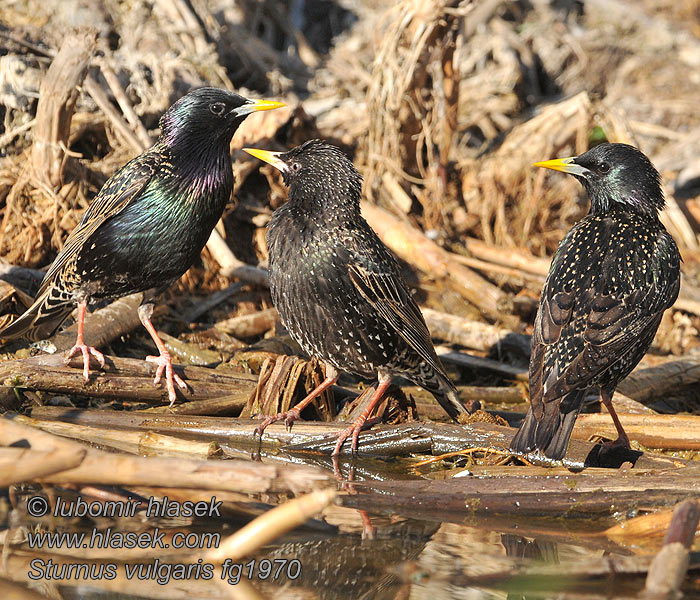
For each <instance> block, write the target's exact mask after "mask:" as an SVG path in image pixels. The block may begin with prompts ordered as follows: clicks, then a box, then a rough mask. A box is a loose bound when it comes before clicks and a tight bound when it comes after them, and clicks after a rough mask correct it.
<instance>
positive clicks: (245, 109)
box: [233, 100, 286, 117]
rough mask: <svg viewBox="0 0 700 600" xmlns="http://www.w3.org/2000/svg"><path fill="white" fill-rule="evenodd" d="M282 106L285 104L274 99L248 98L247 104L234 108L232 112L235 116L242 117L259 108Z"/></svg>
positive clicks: (272, 108)
mask: <svg viewBox="0 0 700 600" xmlns="http://www.w3.org/2000/svg"><path fill="white" fill-rule="evenodd" d="M282 106H286V104H284V102H275V101H274V100H249V101H248V103H247V104H244V105H243V106H239V107H238V108H236V109H234V111H233V114H234V115H236V116H237V117H243V116H245V115H249V114H250V113H253V112H258V111H260V110H274V109H275V108H281V107H282Z"/></svg>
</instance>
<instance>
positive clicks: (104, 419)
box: [32, 406, 685, 470]
mask: <svg viewBox="0 0 700 600" xmlns="http://www.w3.org/2000/svg"><path fill="white" fill-rule="evenodd" d="M32 417H33V418H37V419H41V420H56V421H63V422H65V423H75V424H79V425H88V426H101V427H109V428H116V429H127V430H132V431H154V432H157V433H163V434H166V435H173V436H183V437H187V438H189V439H196V440H199V441H216V442H219V443H226V444H228V445H230V446H233V447H245V448H250V447H255V448H259V449H265V448H280V447H282V448H283V449H284V450H285V451H287V452H293V453H299V454H307V453H317V454H326V455H330V453H331V452H332V451H333V448H334V447H335V442H336V438H335V434H337V433H338V432H339V431H341V430H342V429H344V428H345V427H346V424H344V423H327V422H317V421H313V422H312V421H297V422H296V423H294V425H293V426H292V428H291V430H290V431H288V430H287V428H286V427H285V425H284V423H273V424H272V425H270V426H269V427H268V428H267V429H265V433H264V434H263V436H262V439H260V438H259V437H258V436H257V435H255V434H254V431H255V427H257V425H258V423H259V421H258V420H256V419H226V418H220V417H190V416H187V417H185V416H181V415H175V414H154V413H153V412H150V411H129V412H123V411H120V412H115V411H109V410H95V409H77V408H62V407H55V406H39V407H35V408H33V409H32ZM514 434H515V429H514V428H511V427H504V426H499V425H493V424H491V423H481V422H476V423H470V424H469V425H456V424H451V423H444V424H443V423H421V422H411V423H404V424H401V425H381V426H375V427H374V428H372V429H371V430H369V431H364V432H363V433H362V434H361V435H360V438H359V444H358V450H357V452H358V455H363V456H400V455H406V454H409V453H425V454H430V453H432V454H434V455H441V454H444V453H447V452H454V451H458V450H463V449H465V448H488V447H494V448H501V449H504V448H507V447H508V445H509V444H510V440H511V438H512V437H513V435H514ZM599 448H600V445H594V444H591V443H589V442H584V441H579V440H572V442H571V444H570V445H569V451H568V453H567V457H566V458H565V459H564V461H563V463H561V462H560V463H552V462H551V461H548V460H547V459H544V458H543V457H538V456H536V455H529V456H528V457H527V459H528V461H530V462H533V463H534V464H541V465H545V466H552V465H553V464H555V465H556V464H559V465H561V464H564V465H565V466H567V467H568V468H571V469H579V470H580V469H583V468H584V467H591V466H600V465H601V464H602V465H608V466H614V467H618V466H620V465H621V464H622V463H623V462H626V461H630V462H633V463H634V464H635V465H636V467H638V468H640V469H642V468H644V469H652V468H663V469H668V468H675V467H676V466H678V465H683V464H685V462H684V461H682V460H678V459H673V458H669V457H664V456H660V455H654V454H650V453H646V454H643V455H642V453H641V452H629V453H623V454H621V455H619V456H609V457H605V456H603V457H601V456H599V455H598V450H599ZM345 453H347V454H349V453H350V446H349V444H345V445H344V446H343V454H345Z"/></svg>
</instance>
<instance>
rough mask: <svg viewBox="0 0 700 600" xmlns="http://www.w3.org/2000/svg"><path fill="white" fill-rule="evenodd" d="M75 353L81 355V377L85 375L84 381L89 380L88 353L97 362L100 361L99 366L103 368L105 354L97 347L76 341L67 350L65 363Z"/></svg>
mask: <svg viewBox="0 0 700 600" xmlns="http://www.w3.org/2000/svg"><path fill="white" fill-rule="evenodd" d="M76 354H82V355H83V377H85V381H90V355H92V356H94V357H95V359H96V360H97V362H98V363H100V367H102V368H103V369H104V367H105V355H104V354H102V352H100V351H99V350H98V349H97V348H93V347H92V346H88V345H86V344H83V343H82V342H81V343H76V344H75V346H73V347H72V348H71V349H70V350H69V351H68V354H67V355H66V363H68V362H70V359H71V358H73V357H74V356H75V355H76Z"/></svg>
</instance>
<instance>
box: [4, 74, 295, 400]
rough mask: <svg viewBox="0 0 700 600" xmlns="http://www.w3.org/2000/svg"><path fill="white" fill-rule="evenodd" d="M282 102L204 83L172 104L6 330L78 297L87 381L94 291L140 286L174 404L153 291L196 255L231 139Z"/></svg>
mask: <svg viewBox="0 0 700 600" xmlns="http://www.w3.org/2000/svg"><path fill="white" fill-rule="evenodd" d="M279 106H283V104H281V103H279V102H271V101H266V100H248V99H246V98H244V97H242V96H239V95H238V94H234V93H232V92H228V91H225V90H220V89H216V88H200V89H197V90H194V91H192V92H190V93H188V94H187V95H186V96H184V97H182V98H180V100H178V101H177V102H175V104H173V105H172V106H171V107H170V108H169V109H168V110H167V111H166V112H165V114H164V115H163V116H162V118H161V120H160V127H161V135H160V138H159V139H158V141H157V142H156V143H155V144H154V145H153V146H152V147H151V148H149V149H148V150H146V151H145V152H144V153H143V154H141V155H139V156H137V157H136V158H134V159H133V160H131V161H129V162H128V163H127V164H126V165H124V166H123V167H122V168H121V169H119V170H118V171H117V172H116V173H115V174H114V175H113V176H112V177H110V179H109V180H108V181H107V182H106V183H105V184H104V186H103V187H102V189H101V190H100V192H99V194H98V195H97V197H96V198H95V199H94V201H93V202H92V203H91V204H90V207H89V208H88V209H87V211H86V213H85V215H84V216H83V219H82V220H81V221H80V224H79V225H78V226H77V227H76V228H75V230H73V232H71V234H70V235H69V236H68V239H67V240H66V243H65V245H64V247H63V249H62V250H61V252H60V253H59V254H58V256H57V257H56V259H55V260H54V262H53V263H52V264H51V266H50V267H49V270H48V272H47V273H46V277H45V278H44V280H43V282H42V284H41V288H40V289H39V292H38V294H37V298H36V300H35V301H34V303H33V304H32V306H31V307H30V308H29V309H28V310H27V311H26V312H25V313H24V314H23V315H22V316H21V317H20V318H19V319H17V320H16V321H15V322H13V323H12V324H10V325H9V326H8V327H6V328H5V329H3V330H2V331H0V338H5V339H9V338H16V337H27V338H29V339H33V340H37V339H42V338H45V337H48V336H50V335H52V334H53V333H54V332H55V331H56V330H57V329H58V327H59V326H60V325H61V323H62V322H63V321H64V320H65V319H66V317H68V315H70V313H71V312H72V309H73V307H74V306H75V304H77V305H78V336H77V340H76V343H75V346H74V347H73V348H72V349H71V350H70V352H69V353H68V357H69V358H70V357H71V356H74V355H76V354H78V353H81V354H82V356H83V364H84V367H83V372H84V375H85V380H86V381H87V380H88V379H89V375H90V371H89V362H90V355H92V356H94V357H95V358H96V359H97V361H98V362H99V363H100V364H101V365H102V366H104V356H103V355H102V353H101V352H99V351H98V350H97V349H95V348H93V347H91V346H87V345H86V344H85V343H84V342H83V320H84V317H85V311H86V308H87V305H88V303H89V302H90V301H91V300H99V299H103V298H117V297H120V296H125V295H127V294H131V293H135V292H144V299H143V302H142V303H141V306H140V307H139V318H140V320H141V322H142V323H143V325H144V327H145V328H146V329H147V330H148V332H149V333H150V335H151V337H152V338H153V341H154V342H155V344H156V346H157V347H158V350H159V352H160V355H159V356H149V357H148V358H147V359H146V360H149V361H151V362H155V363H156V364H157V365H158V369H157V371H156V377H155V381H154V383H156V384H158V382H159V381H160V379H161V377H162V375H163V372H165V377H166V384H167V388H168V396H169V399H170V404H171V405H172V404H173V403H174V402H175V399H176V394H175V386H174V384H173V381H175V382H176V383H177V384H178V385H179V386H180V387H182V388H185V387H186V385H185V383H184V382H183V381H182V380H181V379H180V378H179V377H178V376H177V375H175V374H174V373H173V369H172V362H171V359H170V354H169V353H168V351H167V349H166V348H165V346H164V345H163V343H162V342H161V340H160V339H159V337H158V335H157V334H156V330H155V329H154V327H153V325H152V323H151V315H152V313H153V306H154V298H155V296H156V295H157V294H159V293H160V292H161V291H163V290H164V289H165V288H166V287H168V286H169V285H170V284H171V283H173V282H174V281H175V280H176V279H178V278H179V277H180V276H181V275H182V274H183V273H184V272H185V271H187V269H189V267H190V266H191V265H192V264H193V263H194V261H195V260H196V259H197V257H198V256H199V253H200V252H201V250H202V248H203V247H204V244H205V243H206V241H207V239H208V238H209V235H210V234H211V231H212V229H213V228H214V225H216V222H217V221H218V220H219V218H221V215H222V213H223V210H224V208H225V206H226V203H227V202H228V201H229V199H230V197H231V192H232V190H233V170H232V168H231V158H230V150H229V144H230V143H231V138H232V136H233V134H234V132H235V131H236V129H237V128H238V126H239V125H240V124H241V123H242V122H243V120H244V119H245V118H246V116H247V115H249V114H250V113H252V112H254V111H259V110H269V109H272V108H277V107H279Z"/></svg>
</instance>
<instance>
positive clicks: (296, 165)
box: [289, 162, 301, 173]
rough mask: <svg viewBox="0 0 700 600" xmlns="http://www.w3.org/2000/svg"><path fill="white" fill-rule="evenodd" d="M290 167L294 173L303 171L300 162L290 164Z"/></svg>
mask: <svg viewBox="0 0 700 600" xmlns="http://www.w3.org/2000/svg"><path fill="white" fill-rule="evenodd" d="M289 168H290V169H291V170H292V173H298V172H299V171H301V165H300V164H299V163H298V162H293V163H292V164H291V165H289Z"/></svg>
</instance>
